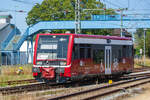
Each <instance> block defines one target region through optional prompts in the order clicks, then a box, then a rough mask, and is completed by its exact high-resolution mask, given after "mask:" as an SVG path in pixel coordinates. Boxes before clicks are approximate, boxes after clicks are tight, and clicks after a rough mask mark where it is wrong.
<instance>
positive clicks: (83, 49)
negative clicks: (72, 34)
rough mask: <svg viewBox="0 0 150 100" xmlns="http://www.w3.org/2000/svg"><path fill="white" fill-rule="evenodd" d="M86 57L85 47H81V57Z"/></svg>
mask: <svg viewBox="0 0 150 100" xmlns="http://www.w3.org/2000/svg"><path fill="white" fill-rule="evenodd" d="M82 58H85V48H80V59H82Z"/></svg>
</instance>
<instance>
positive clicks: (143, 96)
mask: <svg viewBox="0 0 150 100" xmlns="http://www.w3.org/2000/svg"><path fill="white" fill-rule="evenodd" d="M139 87H140V88H141V91H137V92H135V93H133V94H131V96H129V97H126V98H124V99H121V100H150V83H148V84H145V85H143V86H139Z"/></svg>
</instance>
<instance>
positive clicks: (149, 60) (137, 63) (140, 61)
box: [134, 58, 150, 68]
mask: <svg viewBox="0 0 150 100" xmlns="http://www.w3.org/2000/svg"><path fill="white" fill-rule="evenodd" d="M140 65H144V58H141V59H134V67H135V68H140V67H142V66H140ZM145 66H148V67H150V58H146V59H145Z"/></svg>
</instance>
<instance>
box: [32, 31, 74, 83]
mask: <svg viewBox="0 0 150 100" xmlns="http://www.w3.org/2000/svg"><path fill="white" fill-rule="evenodd" d="M69 41H71V36H70V35H65V34H38V35H37V37H36V43H35V48H34V61H33V68H32V72H33V77H35V79H37V80H40V81H46V82H57V83H64V82H66V81H67V80H69V79H70V77H71V74H70V73H71V72H70V68H71V60H70V58H71V55H70V54H72V52H71V48H72V45H71V43H70V42H69Z"/></svg>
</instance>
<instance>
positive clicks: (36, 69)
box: [32, 67, 40, 73]
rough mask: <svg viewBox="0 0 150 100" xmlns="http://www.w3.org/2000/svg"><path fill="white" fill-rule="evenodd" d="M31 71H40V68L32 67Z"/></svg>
mask: <svg viewBox="0 0 150 100" xmlns="http://www.w3.org/2000/svg"><path fill="white" fill-rule="evenodd" d="M32 72H34V73H35V72H37V73H40V68H38V67H32Z"/></svg>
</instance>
